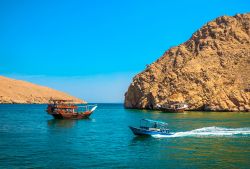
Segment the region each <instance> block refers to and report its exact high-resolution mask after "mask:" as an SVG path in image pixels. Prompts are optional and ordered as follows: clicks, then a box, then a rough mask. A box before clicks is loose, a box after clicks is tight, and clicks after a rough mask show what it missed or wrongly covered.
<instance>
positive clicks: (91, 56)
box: [0, 0, 250, 102]
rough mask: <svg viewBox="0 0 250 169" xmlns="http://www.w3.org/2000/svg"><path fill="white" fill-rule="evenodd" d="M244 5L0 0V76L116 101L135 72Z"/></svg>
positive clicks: (241, 0)
mask: <svg viewBox="0 0 250 169" xmlns="http://www.w3.org/2000/svg"><path fill="white" fill-rule="evenodd" d="M246 12H250V1H249V0H237V1H236V0H204V1H198V0H189V1H184V0H183V1H180V0H176V1H167V0H156V1H152V0H126V1H118V0H113V1H111V0H105V1H104V0H102V1H101V0H91V1H85V0H81V1H80V0H79V1H74V0H70V1H63V0H58V1H57V0H54V1H47V0H36V1H34V0H30V1H29V0H17V1H12V0H1V1H0V59H1V62H0V73H1V74H2V75H4V76H8V77H12V78H16V79H22V80H27V81H30V82H33V83H37V84H40V85H45V86H49V87H52V88H55V89H58V90H62V91H65V92H67V93H70V94H72V95H74V96H77V97H80V98H83V99H85V100H87V101H88V102H123V99H124V93H125V91H126V90H127V88H128V85H129V83H130V82H131V81H132V78H133V76H134V75H136V74H137V73H139V72H140V71H142V70H143V69H144V68H145V66H146V64H150V63H152V62H153V61H155V60H156V59H157V58H159V57H160V56H161V55H162V54H163V53H164V51H166V50H167V49H168V48H170V47H171V46H176V45H179V44H180V43H183V42H184V41H186V40H188V39H189V38H190V37H191V35H192V33H194V32H195V31H196V30H197V29H199V28H200V27H201V26H202V25H204V24H205V23H206V22H208V21H211V20H213V19H214V18H216V17H218V16H221V15H231V16H232V15H235V14H236V13H246Z"/></svg>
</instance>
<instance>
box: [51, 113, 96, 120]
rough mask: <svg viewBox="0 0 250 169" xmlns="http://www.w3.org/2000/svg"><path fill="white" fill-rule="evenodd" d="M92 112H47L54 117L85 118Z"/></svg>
mask: <svg viewBox="0 0 250 169" xmlns="http://www.w3.org/2000/svg"><path fill="white" fill-rule="evenodd" d="M92 113H93V112H91V111H86V112H83V113H69V112H51V113H50V112H49V113H48V114H50V115H52V116H53V117H54V118H55V119H87V118H89V116H90V115H91V114H92Z"/></svg>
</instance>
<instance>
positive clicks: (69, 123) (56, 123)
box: [48, 119, 76, 128]
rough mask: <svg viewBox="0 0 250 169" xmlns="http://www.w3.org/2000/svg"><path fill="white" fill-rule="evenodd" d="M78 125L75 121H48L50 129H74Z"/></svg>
mask: <svg viewBox="0 0 250 169" xmlns="http://www.w3.org/2000/svg"><path fill="white" fill-rule="evenodd" d="M75 124H76V121H75V120H58V119H51V120H48V126H49V127H52V128H53V127H55V128H57V127H59V128H72V127H73V126H74V125H75Z"/></svg>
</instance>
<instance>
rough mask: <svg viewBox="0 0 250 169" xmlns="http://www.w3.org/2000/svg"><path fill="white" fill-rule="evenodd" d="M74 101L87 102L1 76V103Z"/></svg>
mask: <svg viewBox="0 0 250 169" xmlns="http://www.w3.org/2000/svg"><path fill="white" fill-rule="evenodd" d="M51 98H52V99H66V100H73V102H75V103H85V101H83V100H81V99H78V98H76V97H73V96H70V95H68V94H66V93H63V92H60V91H57V90H53V89H51V88H48V87H44V86H38V85H35V84H32V83H29V82H25V81H21V80H14V79H10V78H6V77H3V76H0V103H13V104H14V103H23V104H25V103H28V104H30V103H36V104H43V103H48V101H49V100H50V99H51Z"/></svg>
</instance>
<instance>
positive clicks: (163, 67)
mask: <svg viewBox="0 0 250 169" xmlns="http://www.w3.org/2000/svg"><path fill="white" fill-rule="evenodd" d="M171 101H181V102H186V103H188V104H189V109H190V110H210V111H250V13H247V14H237V15H235V16H233V17H231V16H222V17H219V18H217V19H215V20H213V21H211V22H209V23H207V24H206V25H204V26H203V27H202V28H201V29H199V30H198V31H196V32H195V33H194V34H193V35H192V37H191V38H190V39H189V40H188V41H186V42H185V43H183V44H181V45H179V46H177V47H173V48H171V49H169V50H168V51H166V52H165V53H164V54H163V56H162V57H160V58H159V59H158V60H157V61H155V62H154V63H152V64H151V65H148V66H147V68H146V69H145V70H144V71H143V72H142V73H140V74H138V75H136V76H135V77H134V78H133V82H132V83H131V85H130V86H129V88H128V91H127V92H126V94H125V103H124V104H125V107H126V108H140V109H154V108H156V104H160V105H161V104H164V103H168V102H171Z"/></svg>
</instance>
